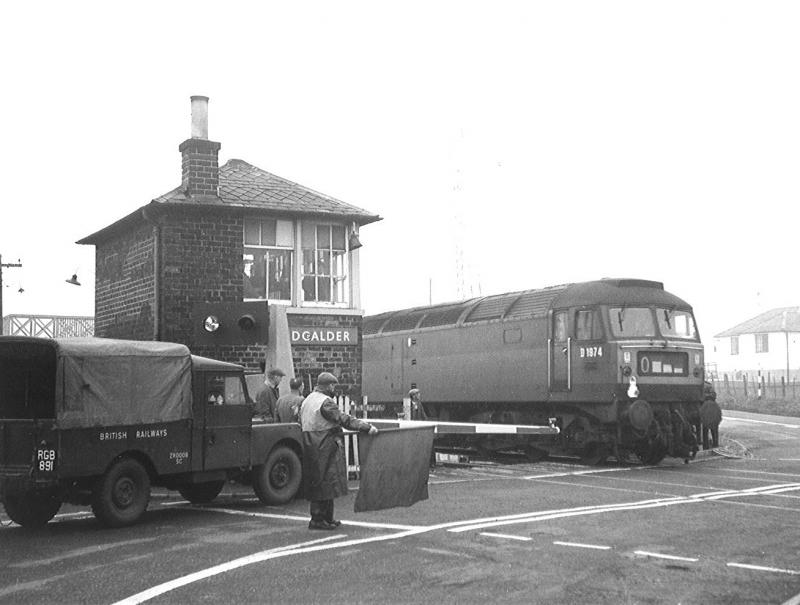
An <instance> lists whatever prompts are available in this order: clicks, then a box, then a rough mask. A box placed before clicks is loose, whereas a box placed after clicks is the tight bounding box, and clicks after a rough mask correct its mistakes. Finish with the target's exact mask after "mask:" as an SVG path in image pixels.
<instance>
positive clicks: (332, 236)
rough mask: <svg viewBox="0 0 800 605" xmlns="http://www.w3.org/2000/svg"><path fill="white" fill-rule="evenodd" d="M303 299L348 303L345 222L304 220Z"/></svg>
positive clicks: (307, 300) (306, 300)
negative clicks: (329, 223)
mask: <svg viewBox="0 0 800 605" xmlns="http://www.w3.org/2000/svg"><path fill="white" fill-rule="evenodd" d="M302 244H303V300H304V301H305V302H318V303H333V304H340V305H341V304H347V302H348V296H347V288H346V287H345V285H346V283H347V262H346V261H347V257H346V253H347V248H346V243H345V227H344V225H327V224H318V223H310V222H304V223H303V235H302Z"/></svg>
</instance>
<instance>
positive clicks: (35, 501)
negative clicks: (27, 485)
mask: <svg viewBox="0 0 800 605" xmlns="http://www.w3.org/2000/svg"><path fill="white" fill-rule="evenodd" d="M4 505H5V509H6V514H7V515H8V517H9V518H10V519H11V520H12V521H13V522H14V523H17V524H19V525H21V526H22V527H26V528H28V529H34V528H37V527H44V526H45V525H47V522H48V521H49V520H50V519H52V518H53V517H55V516H56V513H57V512H58V509H59V508H61V499H60V498H59V497H58V494H56V493H55V491H35V490H29V491H24V490H10V491H8V492H6V495H5V502H4Z"/></svg>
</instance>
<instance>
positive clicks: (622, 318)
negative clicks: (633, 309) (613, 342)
mask: <svg viewBox="0 0 800 605" xmlns="http://www.w3.org/2000/svg"><path fill="white" fill-rule="evenodd" d="M617 321H618V322H619V331H620V332H624V331H625V329H624V328H623V327H622V322H624V321H625V307H622V308H621V309H620V310H619V311H617Z"/></svg>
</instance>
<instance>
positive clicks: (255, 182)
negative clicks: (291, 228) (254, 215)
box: [153, 160, 381, 225]
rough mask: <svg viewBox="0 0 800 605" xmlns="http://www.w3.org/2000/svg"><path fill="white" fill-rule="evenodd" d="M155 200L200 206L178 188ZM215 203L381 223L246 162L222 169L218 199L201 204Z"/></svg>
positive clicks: (359, 209) (358, 209)
mask: <svg viewBox="0 0 800 605" xmlns="http://www.w3.org/2000/svg"><path fill="white" fill-rule="evenodd" d="M216 200H218V201H216ZM153 201H154V202H156V203H162V204H163V203H168V204H192V205H194V204H197V203H198V201H197V200H194V199H192V198H188V197H186V195H185V193H184V192H183V189H182V187H176V188H175V189H173V190H172V191H170V192H169V193H165V194H164V195H162V196H159V197H157V198H155V199H154V200H153ZM215 201H216V204H220V205H223V206H232V207H239V208H252V209H256V210H268V211H271V212H278V213H288V214H295V215H297V214H309V215H316V216H319V215H333V216H342V217H346V218H350V219H353V220H355V221H356V222H358V223H360V224H362V225H364V224H368V223H373V222H375V221H379V220H381V217H380V216H378V215H376V214H372V213H370V212H368V211H367V210H364V209H363V208H359V207H358V206H353V205H351V204H347V203H345V202H343V201H341V200H337V199H336V198H333V197H331V196H329V195H325V194H324V193H319V192H317V191H314V190H312V189H309V188H308V187H303V186H302V185H298V184H297V183H294V182H292V181H290V180H288V179H284V178H282V177H279V176H277V175H275V174H272V173H271V172H267V171H266V170H262V169H261V168H257V167H256V166H253V165H252V164H248V163H247V162H245V161H244V160H229V161H228V162H226V163H225V164H223V165H222V166H220V167H219V198H204V199H203V200H202V201H201V202H200V203H203V204H204V205H209V204H211V205H214V202H215Z"/></svg>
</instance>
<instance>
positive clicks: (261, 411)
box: [253, 368, 285, 422]
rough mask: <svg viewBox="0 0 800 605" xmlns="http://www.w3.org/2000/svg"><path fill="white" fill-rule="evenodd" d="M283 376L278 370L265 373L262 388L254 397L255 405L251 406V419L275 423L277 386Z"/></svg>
mask: <svg viewBox="0 0 800 605" xmlns="http://www.w3.org/2000/svg"><path fill="white" fill-rule="evenodd" d="M284 376H285V374H284V373H283V370H281V369H280V368H272V369H271V370H270V371H269V372H267V376H266V379H265V380H264V388H263V389H262V390H261V391H259V393H258V395H256V403H255V406H253V418H255V419H260V420H263V421H264V422H275V404H276V403H277V402H278V398H279V397H280V393H278V385H279V384H280V383H281V379H282V378H283V377H284Z"/></svg>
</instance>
